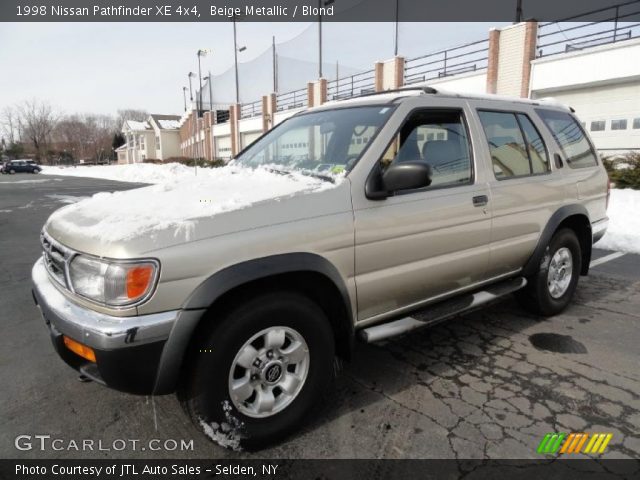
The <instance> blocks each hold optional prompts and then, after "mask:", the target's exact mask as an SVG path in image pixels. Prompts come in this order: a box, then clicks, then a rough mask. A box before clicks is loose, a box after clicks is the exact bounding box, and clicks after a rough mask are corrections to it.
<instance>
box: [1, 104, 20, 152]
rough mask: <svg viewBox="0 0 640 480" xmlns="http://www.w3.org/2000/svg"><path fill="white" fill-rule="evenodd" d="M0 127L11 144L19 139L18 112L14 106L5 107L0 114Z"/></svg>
mask: <svg viewBox="0 0 640 480" xmlns="http://www.w3.org/2000/svg"><path fill="white" fill-rule="evenodd" d="M0 128H1V131H2V133H3V136H4V138H5V139H6V140H7V141H8V142H9V144H13V143H16V140H17V139H18V112H16V109H15V108H14V107H4V108H3V109H2V113H1V114H0Z"/></svg>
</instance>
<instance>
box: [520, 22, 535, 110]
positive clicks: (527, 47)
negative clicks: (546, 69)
mask: <svg viewBox="0 0 640 480" xmlns="http://www.w3.org/2000/svg"><path fill="white" fill-rule="evenodd" d="M537 41H538V22H526V27H525V34H524V64H523V65H522V89H521V91H520V96H521V97H523V98H527V97H529V84H530V82H531V61H532V60H535V58H536V43H537Z"/></svg>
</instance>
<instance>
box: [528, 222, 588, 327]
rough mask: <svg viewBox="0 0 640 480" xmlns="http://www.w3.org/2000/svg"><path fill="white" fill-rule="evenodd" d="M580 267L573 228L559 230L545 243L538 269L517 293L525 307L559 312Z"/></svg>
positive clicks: (542, 312)
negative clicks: (546, 245)
mask: <svg viewBox="0 0 640 480" xmlns="http://www.w3.org/2000/svg"><path fill="white" fill-rule="evenodd" d="M581 268H582V255H581V251H580V242H579V241H578V238H577V237H576V234H575V232H574V231H573V230H571V229H568V228H563V229H561V230H558V231H557V232H556V233H555V234H554V236H553V237H552V239H551V241H550V242H549V246H548V247H547V249H546V251H545V253H544V256H543V258H542V261H541V262H540V266H539V269H538V271H537V272H536V273H535V274H533V275H532V276H531V277H529V278H528V279H527V280H528V284H527V286H526V287H525V288H524V289H522V290H520V291H519V292H517V293H516V297H517V298H518V300H519V302H520V304H521V305H522V306H524V307H525V308H526V309H527V310H529V311H531V312H533V313H535V314H538V315H544V316H551V315H556V314H558V313H560V312H562V311H563V310H564V309H565V308H567V305H569V302H571V299H572V298H573V294H574V292H575V290H576V287H577V285H578V278H579V276H580V270H581Z"/></svg>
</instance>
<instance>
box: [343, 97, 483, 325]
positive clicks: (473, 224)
mask: <svg viewBox="0 0 640 480" xmlns="http://www.w3.org/2000/svg"><path fill="white" fill-rule="evenodd" d="M460 105H461V106H460V108H420V109H418V110H414V111H413V112H411V113H410V114H409V115H408V116H407V118H406V120H405V122H404V123H403V124H402V126H401V127H400V129H399V131H398V132H397V133H396V135H395V136H394V137H393V139H392V140H391V142H390V144H389V145H388V146H387V147H386V150H385V152H384V154H383V155H382V157H381V158H380V159H379V162H380V163H381V168H382V169H385V168H386V167H387V166H388V165H389V164H391V163H399V162H407V161H421V162H426V163H427V164H429V165H430V166H431V168H432V171H433V178H432V183H431V185H430V186H429V187H426V188H422V189H417V190H411V191H400V192H394V193H393V194H392V195H391V196H389V197H388V198H386V199H384V200H377V201H376V200H365V201H362V202H361V201H360V199H358V200H357V201H354V216H355V269H356V286H357V291H358V312H359V313H358V318H359V320H360V321H362V320H364V321H366V322H367V323H368V322H372V321H375V320H377V319H380V318H382V317H386V316H390V315H393V314H396V313H401V312H402V311H404V310H409V309H411V308H413V307H416V306H418V305H419V304H421V303H424V302H426V301H428V300H435V299H437V298H438V297H441V296H444V295H446V294H450V293H452V292H456V291H460V290H464V289H465V288H467V287H469V286H471V285H473V284H476V283H478V282H480V281H482V280H484V279H485V278H486V271H487V264H488V261H489V239H490V226H491V225H490V223H491V214H490V211H489V209H488V205H487V202H488V201H489V189H488V188H487V186H486V184H484V181H482V178H481V175H478V173H477V168H475V166H474V156H473V151H472V148H471V141H470V136H469V130H468V127H467V122H466V119H465V114H464V111H463V107H462V104H460Z"/></svg>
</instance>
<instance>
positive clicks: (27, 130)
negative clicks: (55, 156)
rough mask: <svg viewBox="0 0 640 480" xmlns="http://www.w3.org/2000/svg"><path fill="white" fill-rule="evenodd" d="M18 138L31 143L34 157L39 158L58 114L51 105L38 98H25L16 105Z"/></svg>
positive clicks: (44, 149)
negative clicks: (25, 99)
mask: <svg viewBox="0 0 640 480" xmlns="http://www.w3.org/2000/svg"><path fill="white" fill-rule="evenodd" d="M17 112H18V126H19V131H20V138H21V139H22V140H24V141H28V142H29V143H31V144H32V145H33V148H34V149H35V153H36V159H38V160H39V159H41V158H42V156H43V155H42V154H43V152H45V151H46V145H47V142H48V141H49V137H50V135H51V132H52V131H53V129H54V128H55V126H56V123H57V121H58V115H57V113H55V112H54V110H53V108H52V107H51V105H49V104H48V103H46V102H41V101H39V100H36V99H33V100H27V101H25V102H24V103H22V104H21V105H19V106H18V107H17Z"/></svg>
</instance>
